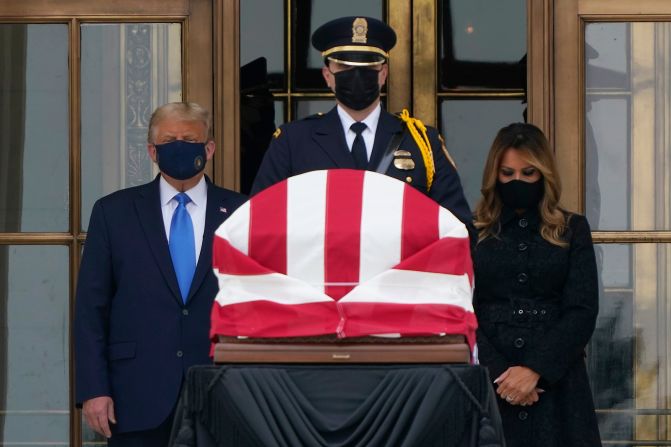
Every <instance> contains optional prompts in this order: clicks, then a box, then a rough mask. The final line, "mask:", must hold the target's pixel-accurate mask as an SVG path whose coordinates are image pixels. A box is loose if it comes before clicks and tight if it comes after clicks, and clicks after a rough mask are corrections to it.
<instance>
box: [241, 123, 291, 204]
mask: <svg viewBox="0 0 671 447" xmlns="http://www.w3.org/2000/svg"><path fill="white" fill-rule="evenodd" d="M291 175H293V172H292V171H291V152H290V150H289V135H288V132H286V127H284V126H282V127H280V134H279V135H278V136H277V137H273V138H272V139H271V140H270V145H269V146H268V150H267V151H266V154H265V155H264V157H263V161H262V162H261V166H260V167H259V170H258V172H257V173H256V178H255V179H254V184H253V185H252V191H251V195H255V194H257V193H258V192H260V191H263V190H264V189H266V188H268V187H269V186H272V185H274V184H275V183H278V182H281V181H282V180H284V179H286V178H288V177H290V176H291Z"/></svg>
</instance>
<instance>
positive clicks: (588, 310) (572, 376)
mask: <svg viewBox="0 0 671 447" xmlns="http://www.w3.org/2000/svg"><path fill="white" fill-rule="evenodd" d="M500 223H501V231H500V234H499V236H498V238H495V237H490V238H488V239H486V240H484V241H482V242H480V243H479V244H477V245H476V246H475V249H474V251H473V262H474V268H475V296H474V307H475V313H476V316H477V318H478V324H479V328H478V332H477V342H478V349H479V358H480V362H481V363H482V364H483V365H485V366H487V367H488V368H489V371H490V376H491V378H492V380H493V379H495V378H496V377H498V376H499V375H500V374H501V373H503V372H504V371H505V370H506V369H507V368H508V367H510V366H515V365H522V366H527V367H529V368H531V369H532V370H534V371H536V372H537V373H538V374H540V376H541V379H540V381H539V384H538V387H540V388H542V389H544V390H545V393H542V394H540V400H539V401H538V402H537V403H536V404H534V405H532V406H527V407H522V406H519V405H518V406H514V405H510V404H508V403H507V402H505V401H504V400H502V399H500V398H499V399H498V403H499V408H500V411H501V417H502V420H503V427H504V431H505V434H506V442H507V445H508V447H516V446H525V447H531V446H542V447H553V446H558V447H559V446H599V445H601V443H600V441H599V431H598V427H597V421H596V416H595V414H594V404H593V401H592V395H591V391H590V386H589V381H588V377H587V371H586V367H585V359H584V352H585V346H586V345H587V343H588V341H589V339H590V337H591V336H592V332H593V331H594V326H595V323H596V316H597V312H598V283H597V271H596V262H595V256H594V248H593V246H592V239H591V234H590V229H589V225H588V223H587V220H586V219H585V218H584V217H583V216H580V215H575V214H574V215H572V216H571V217H570V218H569V221H568V230H567V232H566V234H565V235H564V240H565V241H566V242H568V243H569V246H568V247H566V248H562V247H558V246H556V245H553V244H550V243H549V242H547V241H545V240H544V239H543V238H542V237H541V235H540V231H539V224H540V216H539V215H538V211H535V210H534V211H528V212H526V213H525V214H523V215H517V214H516V213H515V212H514V211H512V210H510V209H506V208H504V210H503V212H502V216H501V220H500Z"/></svg>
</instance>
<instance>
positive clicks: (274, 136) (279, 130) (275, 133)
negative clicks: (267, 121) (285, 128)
mask: <svg viewBox="0 0 671 447" xmlns="http://www.w3.org/2000/svg"><path fill="white" fill-rule="evenodd" d="M281 133H282V129H280V128H279V127H278V128H277V129H275V132H273V138H277V137H279V136H280V134H281Z"/></svg>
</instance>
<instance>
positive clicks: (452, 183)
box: [428, 128, 473, 232]
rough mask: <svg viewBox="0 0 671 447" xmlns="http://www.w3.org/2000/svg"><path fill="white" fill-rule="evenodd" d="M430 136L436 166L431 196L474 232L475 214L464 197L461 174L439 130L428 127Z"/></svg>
mask: <svg viewBox="0 0 671 447" xmlns="http://www.w3.org/2000/svg"><path fill="white" fill-rule="evenodd" d="M428 136H429V141H430V142H431V149H432V151H433V162H434V165H435V168H436V173H435V175H434V177H433V185H432V186H431V190H430V191H429V197H431V198H432V199H433V200H435V201H436V202H438V203H440V205H441V206H443V207H444V208H447V209H448V210H450V211H451V212H452V214H454V215H455V216H456V217H457V218H458V219H459V220H460V221H462V222H463V223H464V224H466V226H467V227H468V229H469V231H471V232H472V221H473V216H472V214H471V209H470V207H469V206H468V202H467V201H466V197H464V190H463V189H462V187H461V180H460V179H459V174H458V173H457V170H456V169H455V168H454V166H453V165H452V163H450V161H449V160H448V159H447V155H446V154H445V153H444V152H443V145H442V143H441V141H440V139H439V138H438V131H437V130H436V129H433V128H428Z"/></svg>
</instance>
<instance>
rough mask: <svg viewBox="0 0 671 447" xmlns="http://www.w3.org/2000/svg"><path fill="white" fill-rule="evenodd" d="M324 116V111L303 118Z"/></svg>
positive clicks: (312, 118) (313, 118) (311, 118)
mask: <svg viewBox="0 0 671 447" xmlns="http://www.w3.org/2000/svg"><path fill="white" fill-rule="evenodd" d="M322 116H324V112H319V113H315V114H314V115H309V116H306V117H305V118H303V119H306V120H315V119H317V118H321V117H322Z"/></svg>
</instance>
